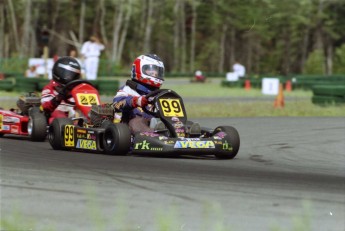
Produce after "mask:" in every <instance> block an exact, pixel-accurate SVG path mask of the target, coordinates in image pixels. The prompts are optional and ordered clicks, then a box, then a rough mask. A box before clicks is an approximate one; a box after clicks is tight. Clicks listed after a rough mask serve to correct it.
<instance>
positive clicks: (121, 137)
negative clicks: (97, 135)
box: [103, 123, 131, 155]
mask: <svg viewBox="0 0 345 231" xmlns="http://www.w3.org/2000/svg"><path fill="white" fill-rule="evenodd" d="M103 147H104V151H105V153H106V154H110V155H126V154H127V153H128V152H129V149H130V147H131V131H130V130H129V127H128V126H127V125H126V124H121V123H119V124H109V125H108V127H107V128H106V129H105V131H104V136H103Z"/></svg>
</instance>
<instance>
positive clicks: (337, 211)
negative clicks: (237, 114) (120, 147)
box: [0, 117, 345, 231]
mask: <svg viewBox="0 0 345 231" xmlns="http://www.w3.org/2000/svg"><path fill="white" fill-rule="evenodd" d="M195 121H198V122H200V123H201V124H202V125H205V126H208V127H215V126H217V125H232V126H234V127H236V128H237V129H238V131H239V133H240V136H241V147H240V151H239V154H238V156H237V157H236V158H235V159H233V160H217V159H215V158H214V157H213V156H210V157H203V158H201V157H191V156H185V157H169V158H167V157H141V156H107V155H103V154H91V153H80V152H67V151H54V150H52V149H51V147H50V145H49V143H48V142H44V143H33V142H30V141H28V140H27V139H26V138H18V137H4V138H1V139H0V148H1V216H2V218H5V219H6V220H7V221H8V220H11V219H12V218H13V217H14V219H17V220H18V219H19V220H21V226H20V227H19V229H20V230H23V231H24V230H47V229H49V230H83V231H85V230H109V231H110V230H121V231H122V230H148V231H154V230H169V231H170V230H171V231H179V230H193V231H194V230H207V231H209V230H234V231H237V230H241V231H243V230H245V231H246V230H248V231H249V230H250V231H252V230H265V231H266V230H273V228H274V227H279V228H280V229H279V230H293V228H296V227H297V228H298V227H299V229H298V230H313V231H314V230H322V231H325V230H330V231H344V230H345V119H344V118H310V117H308V118H222V119H221V118H219V119H218V118H217V119H196V120H195ZM18 214H20V216H19V215H18ZM11 217H12V218H11ZM18 217H19V218H18ZM26 221H27V222H26ZM166 226H167V227H169V228H167V229H163V227H166ZM301 227H302V228H301ZM17 228H18V227H17ZM0 230H3V229H1V228H0Z"/></svg>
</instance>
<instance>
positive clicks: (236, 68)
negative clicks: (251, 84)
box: [232, 61, 246, 78]
mask: <svg viewBox="0 0 345 231" xmlns="http://www.w3.org/2000/svg"><path fill="white" fill-rule="evenodd" d="M232 70H233V72H234V73H235V74H237V75H238V77H239V78H243V77H245V75H246V68H245V67H244V66H243V65H242V64H241V63H240V62H238V61H236V62H235V64H234V65H233V66H232Z"/></svg>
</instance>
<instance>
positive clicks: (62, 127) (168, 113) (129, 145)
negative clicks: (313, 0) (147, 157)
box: [48, 89, 240, 159]
mask: <svg viewBox="0 0 345 231" xmlns="http://www.w3.org/2000/svg"><path fill="white" fill-rule="evenodd" d="M146 97H147V98H148V102H149V106H147V107H144V108H143V110H144V111H145V112H146V113H148V114H151V115H152V116H154V117H156V118H159V119H160V120H161V121H162V122H163V123H164V125H165V127H166V128H165V129H162V130H157V131H154V132H141V133H136V134H131V131H130V129H129V127H128V125H127V124H124V123H111V122H110V120H109V119H105V120H104V119H101V121H102V122H101V123H100V124H99V126H97V127H88V128H87V127H81V126H79V125H73V123H72V121H70V120H67V119H55V120H54V122H55V123H54V122H53V124H52V125H51V126H50V128H49V134H48V137H49V140H50V144H51V146H52V147H53V149H74V150H84V151H95V152H104V153H107V154H111V155H125V154H127V153H131V154H155V153H157V154H181V155H183V154H188V155H190V154H192V155H215V156H216V157H217V158H219V159H232V158H234V157H235V156H236V155H237V153H238V150H239V147H240V138H239V134H238V132H237V130H236V129H235V128H234V127H231V126H219V127H217V128H215V129H209V128H203V127H201V130H200V132H198V133H195V132H194V133H193V131H192V130H191V127H192V124H193V122H191V121H188V120H187V113H186V110H185V107H184V104H183V100H182V98H181V97H180V96H179V95H178V94H177V93H176V92H174V91H172V90H166V89H161V90H157V91H154V92H151V93H149V94H148V95H147V96H146ZM107 108H108V110H111V106H108V107H107ZM94 109H96V107H95V108H94ZM92 110H93V109H92ZM99 111H101V110H99ZM94 114H97V113H94ZM97 117H99V118H105V117H106V115H105V113H98V115H97Z"/></svg>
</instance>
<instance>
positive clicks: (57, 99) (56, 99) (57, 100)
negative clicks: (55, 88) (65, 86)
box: [51, 93, 66, 107]
mask: <svg viewBox="0 0 345 231" xmlns="http://www.w3.org/2000/svg"><path fill="white" fill-rule="evenodd" d="M64 99H66V96H65V95H64V94H61V93H59V94H57V95H56V96H55V97H54V98H53V99H52V101H51V102H52V104H53V105H54V106H55V107H57V106H58V105H59V104H60V103H61V101H62V100H64Z"/></svg>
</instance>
